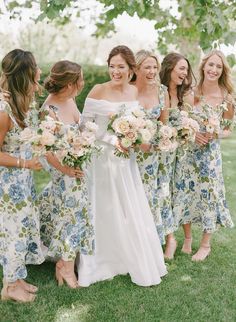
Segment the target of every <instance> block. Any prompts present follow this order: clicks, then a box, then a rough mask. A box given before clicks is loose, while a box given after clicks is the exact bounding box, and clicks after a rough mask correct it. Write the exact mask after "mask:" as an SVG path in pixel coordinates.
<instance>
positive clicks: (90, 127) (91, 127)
mask: <svg viewBox="0 0 236 322" xmlns="http://www.w3.org/2000/svg"><path fill="white" fill-rule="evenodd" d="M85 128H86V129H87V130H89V131H91V132H94V133H96V132H97V131H98V125H97V124H96V123H94V122H90V121H88V122H86V123H85Z"/></svg>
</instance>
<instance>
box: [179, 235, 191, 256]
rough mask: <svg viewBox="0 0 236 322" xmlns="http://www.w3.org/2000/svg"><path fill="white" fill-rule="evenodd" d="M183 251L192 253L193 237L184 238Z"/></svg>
mask: <svg viewBox="0 0 236 322" xmlns="http://www.w3.org/2000/svg"><path fill="white" fill-rule="evenodd" d="M181 252H182V253H184V254H188V255H190V254H191V253H192V237H190V238H184V243H183V246H182V249H181Z"/></svg>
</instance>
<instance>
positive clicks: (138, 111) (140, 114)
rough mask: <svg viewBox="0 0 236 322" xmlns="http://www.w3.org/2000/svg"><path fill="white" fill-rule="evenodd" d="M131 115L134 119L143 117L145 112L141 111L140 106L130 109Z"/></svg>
mask: <svg viewBox="0 0 236 322" xmlns="http://www.w3.org/2000/svg"><path fill="white" fill-rule="evenodd" d="M132 113H133V114H134V115H135V116H136V117H142V118H143V117H145V115H146V114H145V112H144V110H143V108H142V107H141V106H137V107H135V108H134V109H132Z"/></svg>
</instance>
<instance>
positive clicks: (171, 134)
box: [153, 121, 178, 152]
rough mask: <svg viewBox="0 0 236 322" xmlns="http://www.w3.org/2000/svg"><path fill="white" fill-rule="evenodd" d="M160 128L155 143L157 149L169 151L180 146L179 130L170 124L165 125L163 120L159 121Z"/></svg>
mask: <svg viewBox="0 0 236 322" xmlns="http://www.w3.org/2000/svg"><path fill="white" fill-rule="evenodd" d="M157 125H158V129H157V131H156V135H155V138H154V140H153V142H154V143H153V145H154V147H155V149H158V150H160V151H164V152H168V151H175V150H176V149H177V147H178V142H177V130H176V129H175V128H174V127H172V126H169V125H165V124H163V123H162V122H160V121H159V122H157Z"/></svg>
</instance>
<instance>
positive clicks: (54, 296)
mask: <svg viewBox="0 0 236 322" xmlns="http://www.w3.org/2000/svg"><path fill="white" fill-rule="evenodd" d="M235 146H236V133H234V135H233V136H232V137H231V138H229V139H226V140H225V141H224V142H223V143H222V150H223V160H224V175H225V185H226V189H227V199H228V203H229V206H230V209H231V214H232V216H233V219H234V222H236V170H235V168H236V148H235ZM47 180H48V178H47V179H45V173H41V174H40V175H37V176H36V181H37V187H38V191H39V190H40V189H41V188H42V187H43V185H44V184H45V181H47ZM200 236H201V232H200V230H199V229H197V228H196V229H195V230H194V243H193V249H194V250H197V247H198V244H199V240H200ZM176 237H177V240H178V244H179V246H178V249H177V253H176V259H175V260H174V261H172V262H169V263H168V270H169V274H168V275H167V276H166V277H165V278H164V279H163V281H162V283H161V284H160V285H159V286H155V287H149V288H142V287H138V286H136V285H134V284H132V283H131V281H130V278H129V277H128V276H118V277H116V278H114V279H113V280H112V281H107V282H100V283H97V284H95V285H92V286H90V287H89V288H83V289H79V290H70V289H68V288H67V287H61V288H59V287H57V286H56V282H55V280H54V264H52V263H44V264H42V265H40V266H29V278H28V280H29V281H30V282H32V283H35V284H36V285H38V286H39V292H38V297H37V300H36V301H35V302H34V303H32V304H17V303H13V302H5V303H4V302H1V303H0V312H1V313H0V321H4V322H13V321H16V322H26V321H27V322H31V321H32V322H34V321H38V322H41V321H44V322H50V321H54V322H62V321H63V322H78V321H89V322H92V321H109V322H112V321H127V322H128V321H129V322H143V321H155V322H156V321H161V322H179V321H180V322H182V321H189V322H190V321H191V322H213V321H214V322H215V321H224V322H231V321H232V322H233V321H236V259H235V258H236V247H235V245H236V229H235V228H233V229H220V230H219V231H218V232H217V233H215V234H214V237H213V240H212V253H211V256H210V257H209V258H208V259H207V260H206V261H205V262H203V263H193V262H191V259H190V258H191V257H190V256H188V255H184V254H181V252H180V249H181V244H182V240H183V233H182V230H181V229H180V230H179V231H178V232H177V234H176Z"/></svg>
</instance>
